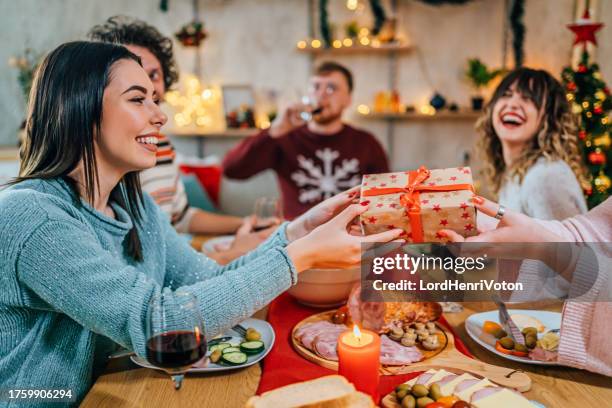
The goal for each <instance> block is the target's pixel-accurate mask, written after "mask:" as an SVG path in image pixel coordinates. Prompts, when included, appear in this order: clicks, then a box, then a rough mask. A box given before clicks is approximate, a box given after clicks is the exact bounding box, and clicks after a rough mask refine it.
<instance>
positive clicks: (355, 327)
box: [353, 324, 361, 340]
mask: <svg viewBox="0 0 612 408" xmlns="http://www.w3.org/2000/svg"><path fill="white" fill-rule="evenodd" d="M353 334H354V335H355V337H357V340H361V330H359V326H357V325H356V324H354V325H353Z"/></svg>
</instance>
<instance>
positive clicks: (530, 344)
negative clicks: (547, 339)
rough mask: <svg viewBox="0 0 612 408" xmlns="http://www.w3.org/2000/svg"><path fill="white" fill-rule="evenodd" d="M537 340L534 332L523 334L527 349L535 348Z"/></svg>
mask: <svg viewBox="0 0 612 408" xmlns="http://www.w3.org/2000/svg"><path fill="white" fill-rule="evenodd" d="M537 342H538V338H537V336H536V335H535V334H531V333H530V334H528V335H527V336H525V345H526V346H527V348H528V349H532V348H535V346H536V343H537Z"/></svg>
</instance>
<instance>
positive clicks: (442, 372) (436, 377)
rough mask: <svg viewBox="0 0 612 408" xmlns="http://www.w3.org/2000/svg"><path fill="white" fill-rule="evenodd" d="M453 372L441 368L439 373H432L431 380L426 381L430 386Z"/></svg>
mask: <svg viewBox="0 0 612 408" xmlns="http://www.w3.org/2000/svg"><path fill="white" fill-rule="evenodd" d="M450 374H452V373H449V372H448V371H446V370H440V371H438V372H437V373H435V374H434V375H432V376H431V377H430V378H429V380H427V382H426V383H425V385H426V386H428V387H429V386H430V385H431V384H433V383H435V382H436V381H440V380H441V379H443V378H444V377H446V376H447V375H450Z"/></svg>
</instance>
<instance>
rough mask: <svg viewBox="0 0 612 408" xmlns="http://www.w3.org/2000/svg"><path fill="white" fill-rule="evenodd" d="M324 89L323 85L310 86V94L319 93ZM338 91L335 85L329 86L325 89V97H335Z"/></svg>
mask: <svg viewBox="0 0 612 408" xmlns="http://www.w3.org/2000/svg"><path fill="white" fill-rule="evenodd" d="M321 87H323V85H321V84H311V85H310V89H309V90H310V93H317V92H319V90H320V89H321ZM337 90H338V87H337V86H336V85H334V84H327V85H325V87H324V88H323V93H324V94H325V95H333V94H334V93H335V92H336V91H337Z"/></svg>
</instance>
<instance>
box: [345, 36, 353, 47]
mask: <svg viewBox="0 0 612 408" xmlns="http://www.w3.org/2000/svg"><path fill="white" fill-rule="evenodd" d="M342 45H344V46H345V47H350V46H352V45H353V40H351V39H350V38H345V39H344V40H342Z"/></svg>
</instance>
